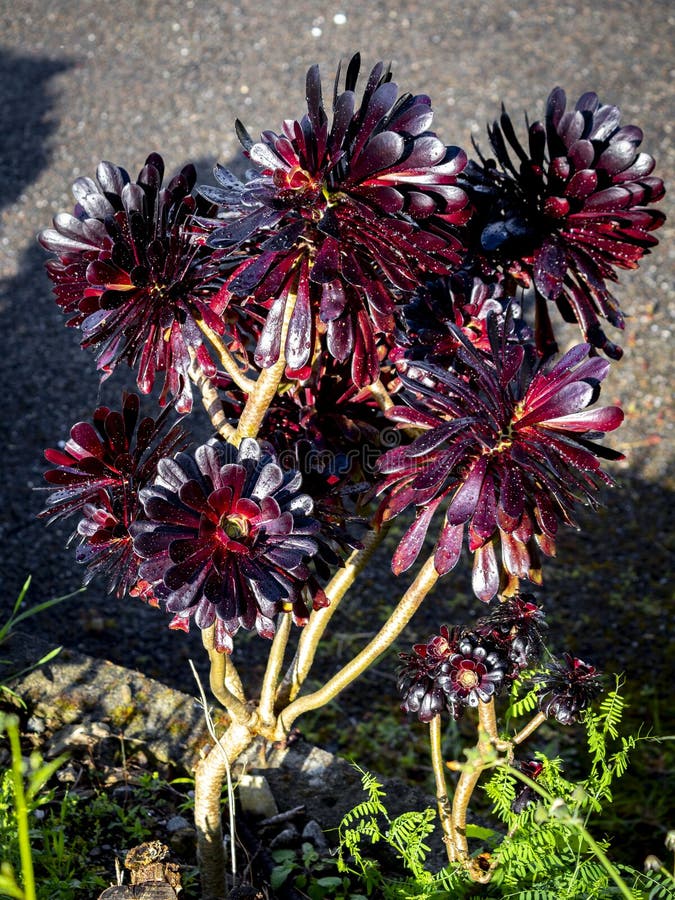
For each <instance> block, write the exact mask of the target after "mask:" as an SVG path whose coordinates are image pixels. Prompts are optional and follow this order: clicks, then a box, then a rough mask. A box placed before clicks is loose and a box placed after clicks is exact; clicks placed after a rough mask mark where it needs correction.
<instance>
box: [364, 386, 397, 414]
mask: <svg viewBox="0 0 675 900" xmlns="http://www.w3.org/2000/svg"><path fill="white" fill-rule="evenodd" d="M368 389H369V390H370V393H371V394H372V395H373V397H374V398H375V399H376V400H377V405H378V406H379V407H380V409H381V410H382V412H386V411H387V410H388V409H391V408H392V406H394V401H393V400H392V399H391V397H390V396H389V392H388V391H387V389H386V388H385V386H384V385H383V384H382V381H381V380H380V379H379V378H378V379H377V381H373V383H372V384H370V385H368Z"/></svg>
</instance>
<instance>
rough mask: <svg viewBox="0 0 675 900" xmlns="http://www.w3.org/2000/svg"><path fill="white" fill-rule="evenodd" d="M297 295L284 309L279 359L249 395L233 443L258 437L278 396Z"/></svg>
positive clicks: (262, 375)
mask: <svg viewBox="0 0 675 900" xmlns="http://www.w3.org/2000/svg"><path fill="white" fill-rule="evenodd" d="M295 301H296V296H295V294H289V295H288V299H287V300H286V306H285V308H284V321H283V325H282V328H281V343H280V345H279V359H278V360H277V361H276V362H275V363H274V365H272V366H270V367H269V368H268V369H263V370H262V372H261V373H260V375H259V377H258V380H257V381H256V383H255V387H254V388H253V390H252V392H251V393H250V394H249V397H248V400H247V401H246V406H245V407H244V411H243V412H242V414H241V418H240V419H239V424H238V425H237V431H236V433H235V435H234V437H233V442H234V443H235V444H237V445H239V444H240V443H241V441H242V440H243V439H244V438H247V437H253V438H254V437H256V435H257V434H258V431H259V430H260V426H261V424H262V420H263V419H264V418H265V413H266V412H267V410H268V409H269V407H270V403H271V402H272V400H273V399H274V397H275V396H276V393H277V390H278V388H279V384H280V382H281V379H282V378H283V375H284V369H285V368H286V353H285V347H286V335H287V334H288V324H289V322H290V321H291V316H292V315H293V310H294V309H295Z"/></svg>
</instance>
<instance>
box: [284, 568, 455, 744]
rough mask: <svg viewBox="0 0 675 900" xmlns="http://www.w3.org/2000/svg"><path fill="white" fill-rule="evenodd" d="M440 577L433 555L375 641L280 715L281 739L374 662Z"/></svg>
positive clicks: (403, 626) (394, 638)
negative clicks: (305, 714)
mask: <svg viewBox="0 0 675 900" xmlns="http://www.w3.org/2000/svg"><path fill="white" fill-rule="evenodd" d="M437 580H438V573H437V572H436V569H435V568H434V560H433V557H431V558H429V559H428V560H427V561H426V562H425V563H424V565H423V566H422V569H421V570H420V572H419V573H418V575H417V577H416V578H415V580H414V581H413V583H412V584H411V585H410V587H409V588H408V590H407V591H406V592H405V594H404V595H403V597H401V599H400V600H399V602H398V604H397V606H396V607H395V609H394V610H393V612H392V613H391V615H390V616H389V618H388V619H387V621H386V622H385V623H384V625H383V626H382V628H381V629H380V630H379V632H378V633H377V634H376V635H375V637H374V638H373V639H372V641H370V643H369V644H367V645H366V647H364V649H363V650H362V651H361V652H360V653H359V654H357V656H355V657H354V659H352V660H351V661H350V662H348V663H347V665H346V666H343V668H342V669H340V671H339V672H338V673H337V674H336V675H334V676H333V677H332V678H331V679H330V680H329V681H327V682H326V684H324V686H323V687H322V688H320V689H319V690H318V691H315V692H314V693H312V694H307V695H305V696H304V697H298V698H297V699H296V700H294V701H293V702H292V703H291V704H290V705H289V706H287V707H286V709H285V710H284V711H283V712H282V713H281V714H280V715H279V719H278V728H277V732H278V734H277V740H282V739H283V737H284V736H285V734H287V733H288V730H289V729H290V728H291V726H292V725H293V722H295V720H296V719H297V717H298V716H299V715H302V713H305V712H308V711H309V710H311V709H318V708H319V707H320V706H324V705H325V704H326V703H328V702H329V701H330V700H332V699H333V698H334V697H336V696H337V695H338V694H339V693H340V691H342V690H343V689H344V688H346V687H347V685H349V684H351V683H352V681H354V679H355V678H358V676H359V675H361V673H362V672H364V671H365V670H366V669H367V668H368V667H369V666H370V665H372V663H373V662H375V660H376V659H377V657H378V656H379V655H380V654H381V653H383V652H384V651H385V650H387V648H388V647H390V646H391V644H392V643H393V642H394V641H395V640H396V638H397V637H398V636H399V634H400V633H401V632H402V631H403V629H404V628H405V626H406V625H407V624H408V622H409V621H410V619H411V618H412V616H413V614H414V613H415V612H416V610H417V609H418V607H419V605H420V604H421V602H422V600H424V598H425V597H426V595H427V594H428V593H429V591H430V590H431V589H432V587H433V586H434V585H435V584H436V581H437Z"/></svg>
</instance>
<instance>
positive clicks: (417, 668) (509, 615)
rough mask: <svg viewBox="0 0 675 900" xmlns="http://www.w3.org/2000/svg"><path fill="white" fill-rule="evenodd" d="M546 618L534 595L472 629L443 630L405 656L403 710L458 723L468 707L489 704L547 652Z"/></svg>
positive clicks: (507, 603) (506, 603) (500, 608)
mask: <svg viewBox="0 0 675 900" xmlns="http://www.w3.org/2000/svg"><path fill="white" fill-rule="evenodd" d="M545 628H546V624H545V621H544V615H543V613H542V611H541V609H540V607H538V606H537V605H536V604H535V603H534V602H533V598H532V597H531V596H530V595H526V594H523V595H522V596H521V595H516V596H514V597H509V598H508V599H505V600H503V601H502V602H501V603H499V604H498V605H497V607H496V608H495V610H494V611H493V612H492V613H491V614H490V615H488V616H486V617H484V618H482V619H479V621H478V622H477V623H476V627H475V628H474V629H473V630H462V629H459V628H454V629H449V628H447V626H442V627H441V629H440V633H439V634H437V635H434V636H433V637H431V638H430V639H429V641H427V643H426V644H416V645H414V646H413V652H412V653H410V654H401V660H402V661H403V666H402V667H401V668H400V669H399V674H398V688H399V691H400V693H401V694H402V697H403V703H402V704H401V708H402V709H404V710H405V711H406V712H412V713H415V714H416V715H417V717H418V718H419V719H420V721H422V722H430V721H431V720H432V719H433V718H434V717H435V716H437V715H440V714H441V713H443V712H447V713H449V714H450V715H451V716H452V717H453V718H458V717H459V716H460V715H461V713H462V711H463V709H464V708H465V707H467V706H471V707H476V706H478V704H479V703H481V702H483V703H488V702H489V701H490V700H492V698H493V697H495V696H496V695H497V694H498V693H499V692H500V691H501V690H502V688H504V687H505V686H507V685H509V684H511V683H512V682H513V680H514V679H515V678H516V677H517V676H518V674H519V673H520V672H521V671H523V670H524V669H526V668H529V667H531V666H533V665H535V664H536V663H537V662H538V661H539V659H540V658H541V653H542V650H543V646H544V644H543V633H544V630H545Z"/></svg>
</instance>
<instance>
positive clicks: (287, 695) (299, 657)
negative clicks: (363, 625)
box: [277, 527, 388, 708]
mask: <svg viewBox="0 0 675 900" xmlns="http://www.w3.org/2000/svg"><path fill="white" fill-rule="evenodd" d="M387 531H388V528H387V527H382V528H380V529H379V531H371V532H369V533H368V535H367V536H366V537H365V538H364V540H363V547H361V549H360V550H354V552H353V553H352V554H351V556H350V557H349V559H348V560H347V562H346V563H345V565H344V566H343V568H341V569H339V570H338V571H337V572H336V573H335V575H334V576H333V577H332V578H331V580H330V581H329V582H328V584H327V586H326V597H327V598H328V606H323V607H321V608H320V609H315V610H313V611H312V613H311V614H310V617H309V622H308V623H307V625H305V627H304V628H303V630H302V633H301V635H300V639H299V641H298V649H297V650H296V653H295V658H294V659H293V662H292V663H291V665H290V667H289V669H288V672H287V673H286V675H285V676H284V680H283V682H282V683H281V685H280V686H279V690H278V692H277V707H279V708H283V706H286V705H288V703H290V702H291V701H292V700H295V698H296V697H297V696H298V694H299V693H300V688H301V687H302V685H303V684H304V682H305V679H306V678H307V676H308V674H309V670H310V669H311V667H312V663H313V662H314V657H315V656H316V651H317V648H318V646H319V641H320V640H321V637H322V636H323V633H324V631H325V630H326V627H327V625H328V623H329V622H330V620H331V618H332V617H333V615H334V613H335V611H336V609H337V608H338V606H339V604H340V600H342V598H343V597H344V595H345V594H346V593H347V591H348V590H349V588H350V587H351V586H352V584H353V583H354V581H355V580H356V578H357V577H358V575H359V574H360V573H361V572H362V571H363V569H364V567H365V566H366V565H367V564H368V562H369V561H370V558H371V557H372V555H373V553H374V552H375V549H376V548H377V547H378V546H379V544H380V543H381V542H382V539H383V538H384V536H385V535H386V533H387Z"/></svg>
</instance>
